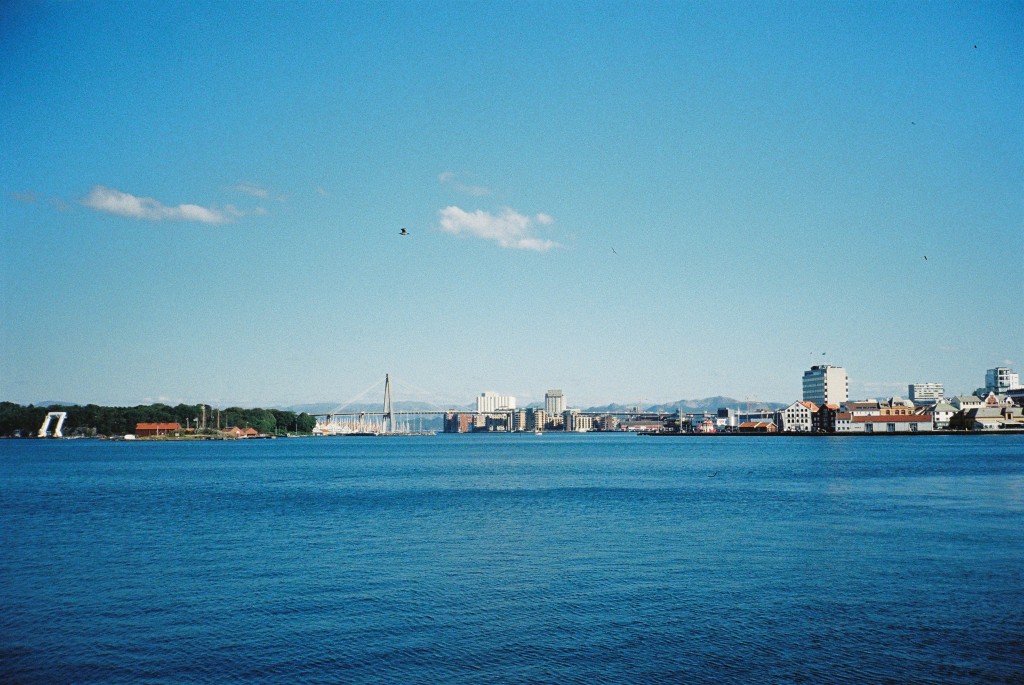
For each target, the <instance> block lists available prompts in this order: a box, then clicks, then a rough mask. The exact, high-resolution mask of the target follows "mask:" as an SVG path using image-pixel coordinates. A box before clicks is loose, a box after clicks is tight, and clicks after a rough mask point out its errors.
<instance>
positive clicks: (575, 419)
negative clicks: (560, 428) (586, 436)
mask: <svg viewBox="0 0 1024 685" xmlns="http://www.w3.org/2000/svg"><path fill="white" fill-rule="evenodd" d="M562 420H563V421H564V423H565V428H564V430H565V431H567V432H570V433H588V432H590V431H592V430H593V429H594V417H593V416H588V415H586V414H581V413H580V411H579V410H578V409H567V410H565V411H564V412H563V413H562Z"/></svg>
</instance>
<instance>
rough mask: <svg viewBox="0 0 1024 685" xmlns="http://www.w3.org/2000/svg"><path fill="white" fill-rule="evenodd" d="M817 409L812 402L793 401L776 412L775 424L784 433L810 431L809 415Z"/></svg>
mask: <svg viewBox="0 0 1024 685" xmlns="http://www.w3.org/2000/svg"><path fill="white" fill-rule="evenodd" d="M817 411H818V407H817V405H815V404H814V403H813V402H806V401H805V402H794V403H793V404H791V405H789V406H788V407H786V408H785V409H783V410H782V411H780V412H779V413H778V416H777V420H776V425H778V427H779V430H780V431H782V432H784V433H810V432H811V429H812V422H811V416H812V415H814V414H815V413H817Z"/></svg>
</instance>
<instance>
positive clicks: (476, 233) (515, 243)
mask: <svg viewBox="0 0 1024 685" xmlns="http://www.w3.org/2000/svg"><path fill="white" fill-rule="evenodd" d="M440 215H441V230H443V231H445V232H446V233H451V234H453V235H469V236H473V237H475V238H482V239H483V240H493V241H494V242H496V243H498V245H500V246H501V247H504V248H511V249H516V250H533V251H535V252H547V251H548V250H551V249H553V248H556V247H561V245H559V244H558V243H556V242H555V241H553V240H547V239H544V238H539V237H537V236H535V235H534V224H542V225H548V224H551V223H552V222H553V221H554V220H553V219H552V218H551V217H550V216H548V215H547V214H537V215H535V216H533V217H529V216H525V215H523V214H520V213H518V212H516V211H513V210H512V209H509V208H508V207H506V208H505V209H503V210H501V212H500V213H499V214H497V215H495V214H491V213H490V212H485V211H483V210H479V209H478V210H477V211H475V212H467V211H466V210H464V209H461V208H459V207H455V206H450V207H445V208H444V209H442V210H441V211H440Z"/></svg>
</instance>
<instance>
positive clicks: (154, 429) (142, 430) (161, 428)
mask: <svg viewBox="0 0 1024 685" xmlns="http://www.w3.org/2000/svg"><path fill="white" fill-rule="evenodd" d="M179 431H181V424H180V423H136V424H135V436H136V437H138V438H152V437H155V436H158V435H167V434H169V433H177V432H179Z"/></svg>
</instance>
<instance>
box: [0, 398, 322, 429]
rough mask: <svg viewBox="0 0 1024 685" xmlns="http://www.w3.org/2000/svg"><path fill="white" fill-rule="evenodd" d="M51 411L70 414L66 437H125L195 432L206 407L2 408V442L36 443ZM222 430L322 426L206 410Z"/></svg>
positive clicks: (269, 413) (210, 423) (256, 413)
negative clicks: (166, 429) (145, 427)
mask: <svg viewBox="0 0 1024 685" xmlns="http://www.w3.org/2000/svg"><path fill="white" fill-rule="evenodd" d="M51 411H63V412H67V414H68V416H67V419H66V420H65V421H64V426H63V428H62V429H61V432H63V433H64V435H75V434H78V435H124V434H126V433H134V432H135V425H136V424H138V423H157V422H159V423H179V424H181V426H182V428H185V427H187V426H189V425H191V426H192V427H193V428H195V427H196V423H197V421H199V422H201V421H202V417H203V405H201V404H179V405H177V406H174V407H172V406H169V405H166V404H149V405H138V406H135V407H101V406H99V405H96V404H87V405H84V406H77V405H75V406H67V407H64V406H59V405H53V406H50V407H36V406H33V405H31V404H30V405H28V406H23V405H20V404H15V403H13V402H0V436H12V435H16V434H20V435H22V436H24V437H34V436H35V435H36V434H37V433H38V432H39V427H40V426H41V425H42V424H43V420H44V419H45V418H46V414H47V413H49V412H51ZM218 412H219V416H218ZM218 420H219V424H218ZM55 425H56V422H54V423H51V425H50V430H51V431H52V430H53V428H54V426H55ZM218 425H219V427H220V428H227V427H228V426H237V427H239V428H255V429H256V430H257V431H259V432H260V433H267V434H271V435H273V434H280V433H310V432H312V430H313V427H314V426H315V425H316V418H314V417H313V416H310V415H309V414H307V413H305V412H303V413H301V414H296V413H295V412H292V411H283V410H280V409H243V408H241V407H229V408H227V409H224V410H217V409H214V408H213V407H211V406H209V405H206V427H207V428H213V429H216V428H218Z"/></svg>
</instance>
